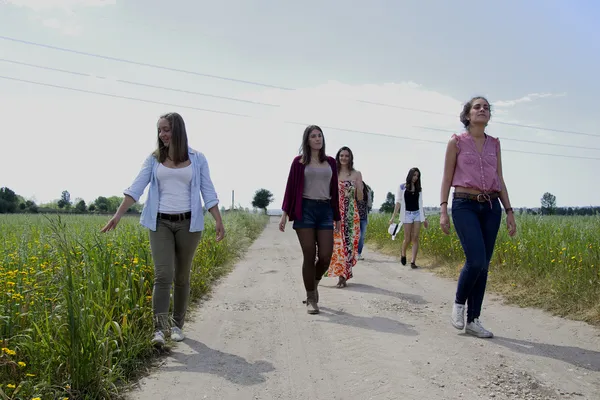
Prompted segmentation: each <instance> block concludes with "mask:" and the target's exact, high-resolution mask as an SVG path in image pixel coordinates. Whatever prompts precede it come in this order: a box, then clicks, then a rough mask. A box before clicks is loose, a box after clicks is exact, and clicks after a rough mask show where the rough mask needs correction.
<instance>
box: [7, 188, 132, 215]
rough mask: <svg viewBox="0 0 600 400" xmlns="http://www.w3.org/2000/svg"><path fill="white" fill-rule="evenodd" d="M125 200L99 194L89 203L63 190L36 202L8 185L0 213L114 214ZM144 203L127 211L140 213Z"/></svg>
mask: <svg viewBox="0 0 600 400" xmlns="http://www.w3.org/2000/svg"><path fill="white" fill-rule="evenodd" d="M122 201H123V197H121V196H109V197H106V196H99V197H97V198H96V199H95V200H94V201H92V202H91V203H89V204H87V203H86V202H85V200H83V199H80V198H76V199H74V200H72V199H71V194H70V193H69V191H68V190H63V192H62V193H61V195H60V197H59V198H58V199H57V200H54V201H51V202H49V203H43V204H36V203H35V202H34V201H32V200H27V199H25V198H24V197H23V196H20V195H18V194H17V193H15V192H14V191H13V190H11V189H10V188H8V187H2V188H0V214H10V213H32V214H35V213H40V212H52V213H73V214H87V213H93V214H114V213H115V212H116V211H117V208H119V205H120V204H121V202H122ZM142 207H143V204H141V203H135V204H134V205H133V206H131V207H130V208H129V210H128V211H127V212H128V213H130V214H139V213H140V212H141V211H142Z"/></svg>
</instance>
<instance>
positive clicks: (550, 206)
mask: <svg viewBox="0 0 600 400" xmlns="http://www.w3.org/2000/svg"><path fill="white" fill-rule="evenodd" d="M395 204H396V196H395V195H394V194H393V193H392V192H388V193H387V195H386V198H385V202H383V203H382V204H381V207H379V212H381V213H388V214H390V213H392V212H393V211H394V205H395ZM514 209H515V213H517V214H530V215H596V214H599V213H600V207H599V206H589V207H558V206H557V205H556V196H555V195H553V194H552V193H550V192H546V193H544V194H543V195H542V198H541V199H540V207H539V208H528V207H515V208H514Z"/></svg>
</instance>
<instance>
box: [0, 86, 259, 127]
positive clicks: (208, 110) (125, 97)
mask: <svg viewBox="0 0 600 400" xmlns="http://www.w3.org/2000/svg"><path fill="white" fill-rule="evenodd" d="M0 79H7V80H11V81H17V82H24V83H31V84H33V85H40V86H47V87H52V88H56V89H64V90H70V91H73V92H81V93H88V94H96V95H99V96H106V97H112V98H116V99H124V100H133V101H140V102H142V103H150V104H159V105H162V106H169V107H179V108H187V109H190V110H196V111H206V112H211V113H217V114H225V115H233V116H236V117H245V118H253V117H252V115H246V114H239V113H234V112H229V111H220V110H211V109H208V108H200V107H192V106H185V105H181V104H173V103H164V102H161V101H155V100H146V99H140V98H137V97H129V96H121V95H117V94H111V93H103V92H96V91H93V90H86V89H78V88H72V87H69V86H63V85H53V84H51V83H44V82H36V81H30V80H27V79H20V78H13V77H10V76H3V75H0Z"/></svg>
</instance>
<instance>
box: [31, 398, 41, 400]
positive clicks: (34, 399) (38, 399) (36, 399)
mask: <svg viewBox="0 0 600 400" xmlns="http://www.w3.org/2000/svg"><path fill="white" fill-rule="evenodd" d="M31 400H42V398H41V397H34V398H33V399H31Z"/></svg>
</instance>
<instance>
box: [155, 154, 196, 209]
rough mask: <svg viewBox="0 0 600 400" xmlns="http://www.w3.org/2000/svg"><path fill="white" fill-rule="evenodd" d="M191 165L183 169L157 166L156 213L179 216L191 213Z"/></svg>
mask: <svg viewBox="0 0 600 400" xmlns="http://www.w3.org/2000/svg"><path fill="white" fill-rule="evenodd" d="M192 172H193V167H192V164H190V165H188V166H187V167H183V168H169V167H165V166H164V165H162V164H159V165H158V170H157V171H156V178H157V179H158V212H159V213H164V214H180V213H185V212H188V211H191V209H192V206H191V195H190V192H191V186H192V185H191V182H192Z"/></svg>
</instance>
